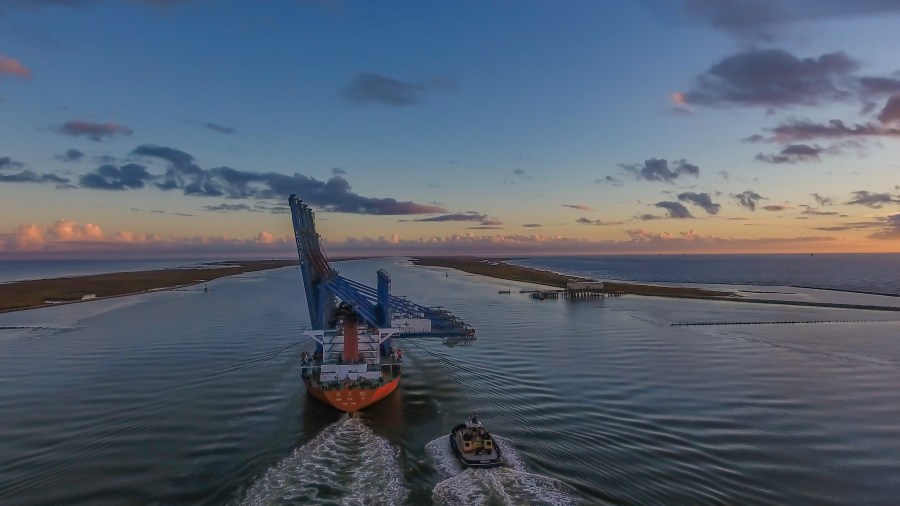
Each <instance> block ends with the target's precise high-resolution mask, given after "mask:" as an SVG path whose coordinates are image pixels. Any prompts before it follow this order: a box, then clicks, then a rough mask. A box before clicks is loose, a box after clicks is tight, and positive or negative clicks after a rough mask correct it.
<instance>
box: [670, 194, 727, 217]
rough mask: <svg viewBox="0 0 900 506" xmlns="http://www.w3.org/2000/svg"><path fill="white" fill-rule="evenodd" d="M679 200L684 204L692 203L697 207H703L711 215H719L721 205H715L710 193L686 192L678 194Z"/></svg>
mask: <svg viewBox="0 0 900 506" xmlns="http://www.w3.org/2000/svg"><path fill="white" fill-rule="evenodd" d="M678 200H680V201H682V202H690V203H691V204H694V205H695V206H699V207H702V208H703V210H705V211H706V212H707V213H709V214H719V209H721V208H722V206H721V205H720V204H715V203H713V201H712V198H711V197H710V196H709V194H708V193H694V192H685V193H680V194H678Z"/></svg>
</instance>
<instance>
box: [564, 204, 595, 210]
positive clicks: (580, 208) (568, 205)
mask: <svg viewBox="0 0 900 506" xmlns="http://www.w3.org/2000/svg"><path fill="white" fill-rule="evenodd" d="M562 206H563V207H569V208H572V209H578V210H579V211H596V209H594V208H593V207H591V206H588V205H585V204H563V205H562Z"/></svg>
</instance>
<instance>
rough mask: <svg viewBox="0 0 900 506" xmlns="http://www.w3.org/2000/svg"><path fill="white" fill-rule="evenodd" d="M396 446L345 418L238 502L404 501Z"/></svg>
mask: <svg viewBox="0 0 900 506" xmlns="http://www.w3.org/2000/svg"><path fill="white" fill-rule="evenodd" d="M398 455H399V451H398V450H396V449H395V448H394V447H393V446H391V444H390V442H388V441H387V440H386V439H384V438H382V437H380V436H377V435H376V434H375V433H374V432H372V430H371V429H369V428H368V427H366V425H365V424H364V423H363V422H362V420H360V419H358V418H349V417H347V418H343V419H341V420H339V421H337V422H335V423H334V424H332V425H330V426H328V427H327V428H325V430H323V431H322V432H320V433H319V434H317V435H316V437H314V438H313V439H311V440H310V441H309V442H308V443H306V444H305V445H303V446H301V447H300V448H297V449H296V450H294V453H292V454H291V455H289V456H287V457H285V458H284V459H282V460H281V462H279V463H278V464H276V465H275V466H274V467H272V468H270V469H269V470H268V471H266V473H265V474H264V475H263V476H262V477H261V478H259V479H258V480H257V481H256V482H255V483H254V484H253V485H252V486H251V487H250V490H248V491H247V494H246V496H245V497H244V499H243V501H241V504H245V505H253V506H257V505H258V506H262V505H273V504H340V505H375V504H379V505H381V504H384V505H389V504H402V503H403V502H404V501H406V498H407V496H408V495H409V490H408V489H407V488H406V486H405V484H404V479H403V472H402V471H401V469H400V464H399V458H398Z"/></svg>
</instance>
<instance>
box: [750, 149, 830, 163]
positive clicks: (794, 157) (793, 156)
mask: <svg viewBox="0 0 900 506" xmlns="http://www.w3.org/2000/svg"><path fill="white" fill-rule="evenodd" d="M824 152H835V150H833V149H832V150H829V149H825V148H822V147H819V146H810V145H809V144H791V145H789V146H787V147H786V148H784V149H782V150H781V152H780V153H778V154H775V155H772V154H768V155H767V154H763V153H759V154H758V155H756V159H757V160H759V161H761V162H766V163H798V162H811V161H815V162H817V161H819V155H820V154H821V153H824Z"/></svg>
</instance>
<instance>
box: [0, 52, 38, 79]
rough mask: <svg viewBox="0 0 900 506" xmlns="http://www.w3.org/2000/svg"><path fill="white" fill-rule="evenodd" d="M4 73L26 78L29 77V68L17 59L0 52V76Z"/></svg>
mask: <svg viewBox="0 0 900 506" xmlns="http://www.w3.org/2000/svg"><path fill="white" fill-rule="evenodd" d="M4 75H8V76H14V77H21V78H24V79H27V78H29V77H31V70H29V69H28V68H26V67H25V65H22V64H21V63H20V62H19V61H18V60H16V59H13V58H10V57H8V56H4V55H2V54H0V77H2V76H4Z"/></svg>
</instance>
